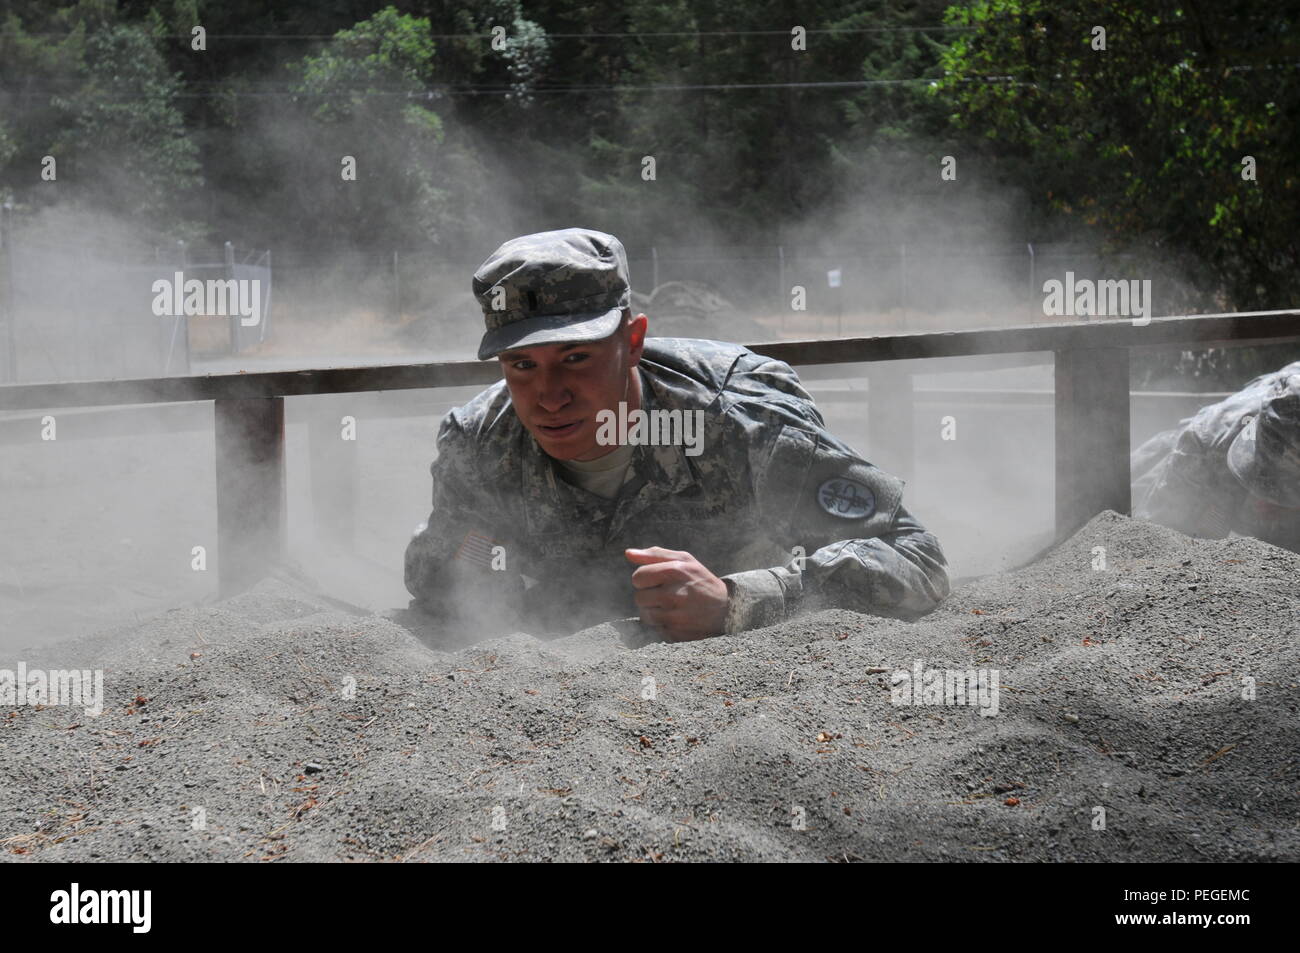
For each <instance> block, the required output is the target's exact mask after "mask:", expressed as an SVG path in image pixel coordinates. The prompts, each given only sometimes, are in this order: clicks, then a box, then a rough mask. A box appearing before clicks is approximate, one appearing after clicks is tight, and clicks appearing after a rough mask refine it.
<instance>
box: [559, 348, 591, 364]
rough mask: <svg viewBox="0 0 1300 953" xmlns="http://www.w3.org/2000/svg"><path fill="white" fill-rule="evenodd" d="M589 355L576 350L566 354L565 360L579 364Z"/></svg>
mask: <svg viewBox="0 0 1300 953" xmlns="http://www.w3.org/2000/svg"><path fill="white" fill-rule="evenodd" d="M587 357H588V355H587V354H586V353H584V352H583V351H574V352H573V353H572V354H568V355H565V358H564V360H565V361H566V362H568V363H570V364H577V363H579V362H580V361H585V360H586V359H587Z"/></svg>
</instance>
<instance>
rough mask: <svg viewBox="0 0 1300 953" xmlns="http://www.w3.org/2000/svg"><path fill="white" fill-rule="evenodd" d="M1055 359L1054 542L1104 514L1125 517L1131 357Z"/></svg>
mask: <svg viewBox="0 0 1300 953" xmlns="http://www.w3.org/2000/svg"><path fill="white" fill-rule="evenodd" d="M1055 354H1056V541H1057V542H1061V541H1062V540H1064V539H1067V538H1068V537H1069V536H1070V535H1072V534H1073V533H1074V532H1075V531H1077V530H1078V529H1079V528H1080V527H1081V526H1083V525H1084V524H1085V523H1087V522H1088V520H1090V519H1092V518H1093V517H1094V516H1096V515H1097V514H1098V513H1100V512H1101V511H1102V510H1115V511H1116V512H1119V513H1124V514H1127V513H1128V512H1129V511H1130V509H1131V508H1132V500H1131V498H1130V490H1129V352H1128V349H1127V348H1123V347H1099V348H1069V349H1067V350H1058V351H1056V352H1055Z"/></svg>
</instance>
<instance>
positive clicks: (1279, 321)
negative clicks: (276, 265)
mask: <svg viewBox="0 0 1300 953" xmlns="http://www.w3.org/2000/svg"><path fill="white" fill-rule="evenodd" d="M1297 339H1300V311H1261V312H1252V313H1247V314H1220V315H1193V316H1187V317H1173V318H1154V319H1152V321H1151V322H1150V323H1149V324H1146V325H1140V326H1139V325H1135V324H1134V323H1133V322H1132V321H1130V320H1094V321H1075V322H1069V323H1053V324H1039V325H1026V326H1023V327H1012V328H979V329H973V330H968V331H941V332H925V333H920V334H888V335H881V336H879V337H869V338H843V339H831V340H823V341H783V342H778V343H763V344H751V345H749V346H750V347H751V348H752V349H753V350H755V351H756V352H758V353H759V354H764V355H767V356H769V357H774V358H777V359H778V360H782V361H786V362H787V363H790V364H794V365H798V366H803V365H811V364H853V363H865V362H870V361H898V360H915V359H922V358H934V357H965V356H969V355H973V354H1017V353H1026V352H1035V351H1043V352H1049V351H1063V350H1068V349H1070V348H1076V347H1084V348H1101V347H1110V348H1133V347H1157V348H1159V347H1178V348H1206V347H1219V346H1234V347H1235V346H1244V345H1250V344H1267V343H1276V342H1281V341H1294V340H1297ZM500 376H501V371H500V366H499V365H498V364H497V363H496V362H495V361H449V362H440V363H434V364H385V365H375V366H371V367H331V368H320V369H316V370H300V371H262V372H258V373H251V374H244V373H240V374H211V375H207V376H194V377H159V378H145V379H139V380H113V381H76V382H69V383H49V384H5V385H3V386H0V410H33V409H36V410H45V409H49V408H53V407H102V406H106V405H110V404H160V403H170V402H173V401H186V400H217V399H222V398H231V399H234V398H253V397H297V396H302V395H305V394H342V393H351V392H356V391H384V390H414V389H422V388H433V387H458V386H468V385H482V384H490V383H492V382H494V381H496V380H499V379H500Z"/></svg>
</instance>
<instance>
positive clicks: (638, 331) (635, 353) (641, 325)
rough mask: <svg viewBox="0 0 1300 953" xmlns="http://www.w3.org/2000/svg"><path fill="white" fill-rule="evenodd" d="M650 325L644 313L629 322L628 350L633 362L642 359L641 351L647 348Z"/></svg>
mask: <svg viewBox="0 0 1300 953" xmlns="http://www.w3.org/2000/svg"><path fill="white" fill-rule="evenodd" d="M649 326H650V322H649V320H648V319H647V318H646V316H645V315H644V314H638V315H637V316H636V317H634V318H632V319H631V320H630V321H629V322H628V338H627V350H628V358H629V359H630V362H631V363H632V364H636V363H637V362H638V361H640V360H641V351H642V350H643V349H644V348H645V336H646V331H647V329H648V328H649Z"/></svg>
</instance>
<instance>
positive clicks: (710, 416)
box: [406, 338, 948, 631]
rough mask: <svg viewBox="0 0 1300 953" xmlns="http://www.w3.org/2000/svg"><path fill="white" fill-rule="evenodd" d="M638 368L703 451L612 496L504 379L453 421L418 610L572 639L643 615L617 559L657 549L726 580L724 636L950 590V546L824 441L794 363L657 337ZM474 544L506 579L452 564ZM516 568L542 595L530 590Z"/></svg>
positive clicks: (442, 447) (890, 607)
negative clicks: (524, 412) (471, 613)
mask: <svg viewBox="0 0 1300 953" xmlns="http://www.w3.org/2000/svg"><path fill="white" fill-rule="evenodd" d="M640 373H641V381H642V395H643V396H642V399H643V408H644V409H645V410H647V411H654V410H682V411H687V410H696V409H699V410H703V411H704V415H705V416H704V420H705V429H704V436H703V448H704V452H703V453H702V454H701V455H699V456H696V457H688V456H686V454H685V451H684V448H682V447H680V446H675V447H662V446H661V447H654V446H637V447H636V448H635V450H634V453H633V457H632V464H631V470H632V473H631V476H630V479H629V480H628V482H626V483H624V485H623V488H622V492H621V493H620V495H619V496H618V498H617V499H615V500H605V499H602V498H600V497H598V496H596V495H594V494H591V493H587V492H585V491H583V490H581V489H579V488H578V487H576V486H573V485H571V484H569V483H567V482H566V481H565V480H564V479H563V478H562V477H561V476H560V475H559V473H558V472H557V470H556V468H555V467H554V465H553V463H552V461H551V459H550V457H548V456H547V455H546V454H545V453H543V452H542V450H541V449H540V448H539V447H538V446H537V444H536V442H535V441H534V440H533V438H532V436H531V435H530V434H529V433H528V431H527V430H526V429H525V428H524V426H523V425H522V423H520V421H519V419H518V417H516V416H515V414H514V412H513V410H512V409H511V406H510V395H509V393H508V391H507V390H506V387H505V383H504V382H501V383H498V384H495V385H493V386H492V387H490V388H488V389H487V390H486V391H484V392H483V393H482V394H480V395H478V396H477V397H476V398H474V399H473V400H472V401H470V402H469V403H468V404H466V405H465V406H464V407H460V408H457V409H455V410H453V411H451V413H449V414H448V415H447V417H446V418H445V419H444V420H443V423H442V428H441V431H440V433H439V435H438V459H437V460H436V461H435V462H434V464H433V467H432V473H433V512H432V513H431V514H430V516H429V521H428V524H427V526H426V527H425V528H424V529H423V530H421V531H420V532H419V533H418V534H417V535H416V536H415V538H414V539H412V541H411V543H410V545H409V547H408V548H407V551H406V587H407V589H408V590H410V592H411V594H412V595H414V596H415V597H416V599H415V604H417V605H419V606H420V607H421V608H424V609H426V610H430V611H433V612H436V613H445V612H447V610H448V609H449V608H452V607H451V606H449V605H448V602H449V601H451V602H456V601H461V600H466V599H468V600H479V601H485V602H486V601H491V602H496V603H498V604H499V603H500V602H501V601H503V600H505V601H509V602H512V603H513V604H514V607H515V611H517V612H518V614H519V615H520V616H521V617H522V625H523V627H524V628H525V629H526V630H527V629H529V627H530V625H532V626H533V627H534V628H536V626H537V624H538V623H540V624H541V625H542V626H543V627H545V628H548V629H552V630H563V629H567V630H569V631H572V630H573V629H575V628H578V627H581V626H582V625H585V624H591V623H594V622H596V621H601V620H608V619H613V618H623V617H627V616H632V615H636V613H637V608H636V606H635V605H634V603H633V601H632V595H633V589H632V583H631V575H632V571H633V570H634V569H635V568H636V567H635V566H633V565H632V564H631V563H629V562H628V561H627V560H626V559H625V558H624V556H623V550H624V549H625V548H628V547H632V548H645V547H649V546H663V547H666V548H669V549H679V550H686V551H687V552H689V553H691V554H692V555H693V556H695V558H696V559H698V560H699V561H700V562H701V563H702V564H703V565H704V566H705V567H707V568H708V569H709V570H710V571H711V572H713V573H714V574H715V575H718V576H720V577H722V578H723V579H724V581H726V582H727V584H728V588H729V589H730V590H731V593H732V610H731V613H730V616H729V618H728V622H727V630H728V631H741V630H744V629H749V628H754V627H757V626H761V625H768V624H771V623H773V622H775V621H777V620H779V619H782V618H785V617H787V616H789V615H791V614H792V613H794V612H796V611H799V610H804V609H809V608H815V607H824V606H841V607H844V608H849V609H855V610H857V611H860V612H868V613H874V614H877V615H885V616H896V617H900V618H906V619H913V618H916V617H918V616H921V615H924V614H925V613H927V612H929V611H930V610H932V609H933V608H934V607H935V606H936V605H938V603H939V602H940V600H942V599H943V598H944V597H945V596H946V595H947V594H948V576H947V567H946V563H945V561H944V557H943V552H942V550H941V549H940V547H939V542H938V540H936V539H935V538H934V536H932V535H931V534H930V533H928V532H926V531H925V528H924V527H923V526H921V524H920V523H919V522H917V521H916V519H915V518H914V517H913V516H912V515H911V514H910V513H909V512H908V511H907V510H906V509H905V508H904V507H903V505H902V503H901V500H902V493H903V484H902V483H901V481H899V480H897V479H895V478H894V477H892V476H890V475H889V474H887V473H884V472H883V471H881V470H879V469H877V468H876V467H874V466H872V465H871V464H870V463H867V462H866V461H864V460H863V459H862V458H861V457H860V456H858V454H857V453H855V452H854V451H853V450H852V449H851V448H850V447H848V446H847V445H845V444H844V443H842V442H840V441H839V440H837V439H836V438H835V437H833V436H831V435H830V434H829V433H827V431H826V429H825V424H824V422H823V420H822V417H821V414H820V412H819V411H818V410H817V408H816V407H815V406H814V404H813V402H812V398H811V397H810V396H809V395H808V393H807V392H806V391H805V390H804V388H803V386H802V385H801V384H800V383H799V380H798V378H797V377H796V376H795V373H794V371H793V370H792V369H791V368H790V367H789V366H788V365H786V364H783V363H781V362H780V361H774V360H769V359H767V358H763V357H760V356H758V355H756V354H754V353H753V352H751V351H749V350H747V349H746V348H743V347H740V346H738V345H732V344H722V343H718V342H713V341H698V340H688V339H682V338H657V339H656V338H651V339H648V340H647V341H646V345H645V351H644V354H643V356H642V359H641V363H640ZM471 535H473V536H478V537H486V538H487V539H488V540H490V541H491V542H492V543H493V544H496V545H500V546H502V547H503V551H499V553H500V555H502V556H503V557H504V561H505V567H506V568H505V571H499V570H492V569H490V568H486V567H482V566H476V565H472V564H470V563H469V562H467V561H464V560H453V558H452V557H453V556H454V555H455V554H456V552H457V551H458V550H460V549H461V547H462V545H463V544H464V543H465V540H466V538H467V536H471ZM795 546H802V547H803V551H804V553H806V557H805V558H803V559H800V558H798V557H797V556H796V555H795V551H794V549H793V547H795ZM768 567H770V568H768ZM517 574H522V575H524V576H527V577H531V579H534V580H536V583H535V584H533V585H532V586H531V587H528V588H527V589H526V591H525V583H524V582H523V581H521V580H520V579H519V578H518V575H517Z"/></svg>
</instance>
